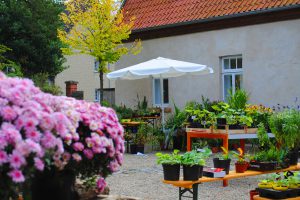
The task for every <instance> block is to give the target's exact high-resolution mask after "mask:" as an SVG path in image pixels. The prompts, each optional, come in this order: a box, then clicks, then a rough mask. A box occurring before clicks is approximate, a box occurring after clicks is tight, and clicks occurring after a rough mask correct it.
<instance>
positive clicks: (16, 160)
mask: <svg viewBox="0 0 300 200" xmlns="http://www.w3.org/2000/svg"><path fill="white" fill-rule="evenodd" d="M9 162H10V166H11V167H12V168H15V169H18V168H20V167H21V166H22V165H24V164H25V163H26V160H25V158H24V157H23V156H22V154H21V153H19V152H17V151H13V153H12V154H11V155H10V156H9Z"/></svg>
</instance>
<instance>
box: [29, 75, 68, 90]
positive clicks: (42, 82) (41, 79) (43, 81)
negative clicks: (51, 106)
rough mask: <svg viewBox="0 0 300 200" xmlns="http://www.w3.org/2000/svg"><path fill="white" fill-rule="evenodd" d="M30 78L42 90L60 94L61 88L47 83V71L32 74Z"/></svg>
mask: <svg viewBox="0 0 300 200" xmlns="http://www.w3.org/2000/svg"><path fill="white" fill-rule="evenodd" d="M31 79H32V80H33V82H34V84H35V85H36V86H37V87H39V88H40V89H41V90H42V91H43V92H46V93H50V94H53V95H61V94H62V91H61V88H60V87H58V86H56V85H54V84H51V83H49V75H48V74H47V73H37V74H34V75H33V76H32V77H31Z"/></svg>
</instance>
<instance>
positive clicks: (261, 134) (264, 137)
mask: <svg viewBox="0 0 300 200" xmlns="http://www.w3.org/2000/svg"><path fill="white" fill-rule="evenodd" d="M257 138H258V142H259V146H260V148H261V149H268V148H270V147H271V146H272V143H271V141H270V138H269V136H268V134H267V131H266V128H265V125H264V124H263V123H260V124H258V130H257Z"/></svg>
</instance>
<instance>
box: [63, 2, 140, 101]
mask: <svg viewBox="0 0 300 200" xmlns="http://www.w3.org/2000/svg"><path fill="white" fill-rule="evenodd" d="M119 3H120V2H117V1H115V0H70V1H68V2H67V3H66V11H65V12H64V13H62V14H61V19H62V20H63V22H64V24H65V27H64V29H59V30H58V36H59V38H60V39H61V41H62V42H63V43H64V44H66V45H67V46H68V48H63V49H62V50H63V52H64V53H65V54H67V55H70V54H78V53H80V54H88V55H91V56H93V57H95V58H96V59H97V61H99V68H98V72H99V78H100V102H102V101H103V75H104V73H106V72H108V69H107V65H108V64H109V63H110V64H111V63H115V62H116V61H118V60H119V59H120V58H121V57H122V56H123V55H125V54H128V53H132V54H137V53H139V52H140V49H141V42H140V41H139V40H137V41H135V42H133V43H132V45H130V46H128V45H124V44H123V42H124V41H125V40H126V39H128V38H129V35H130V33H131V30H132V28H133V25H134V18H131V19H128V20H127V21H126V22H125V20H124V15H123V11H122V9H120V7H119V5H120V4H119Z"/></svg>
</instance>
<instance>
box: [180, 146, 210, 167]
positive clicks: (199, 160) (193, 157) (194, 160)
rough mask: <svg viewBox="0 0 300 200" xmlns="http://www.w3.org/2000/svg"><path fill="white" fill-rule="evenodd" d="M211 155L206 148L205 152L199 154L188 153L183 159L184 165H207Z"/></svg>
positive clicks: (194, 152)
mask: <svg viewBox="0 0 300 200" xmlns="http://www.w3.org/2000/svg"><path fill="white" fill-rule="evenodd" d="M210 155H211V150H210V149H208V148H205V149H204V151H203V152H197V151H195V150H193V151H188V152H186V153H185V154H183V156H182V157H181V164H182V165H190V166H193V165H202V166H204V165H205V163H206V159H207V158H208V157H209V156H210Z"/></svg>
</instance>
